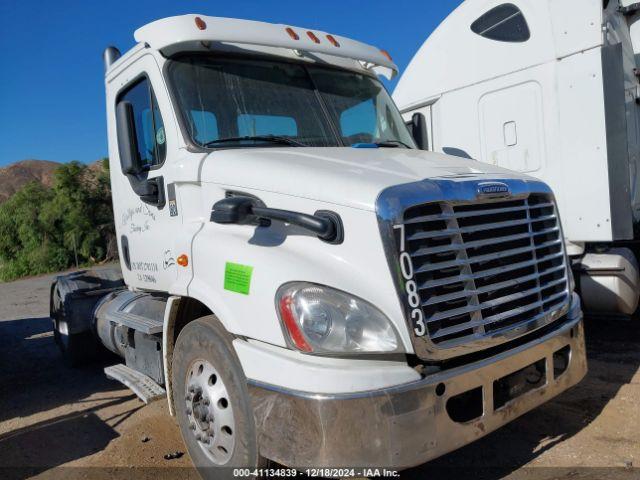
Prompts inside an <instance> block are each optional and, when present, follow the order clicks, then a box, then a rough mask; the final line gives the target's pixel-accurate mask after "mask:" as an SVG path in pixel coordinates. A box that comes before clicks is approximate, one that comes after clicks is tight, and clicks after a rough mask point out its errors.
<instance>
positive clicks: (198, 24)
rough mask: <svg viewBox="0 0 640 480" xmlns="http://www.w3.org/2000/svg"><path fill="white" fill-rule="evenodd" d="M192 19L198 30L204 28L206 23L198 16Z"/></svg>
mask: <svg viewBox="0 0 640 480" xmlns="http://www.w3.org/2000/svg"><path fill="white" fill-rule="evenodd" d="M194 21H195V22H196V27H198V30H206V28H207V24H206V23H205V22H204V20H202V19H201V18H200V17H196V18H195V19H194Z"/></svg>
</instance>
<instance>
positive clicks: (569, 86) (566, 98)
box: [394, 0, 640, 315]
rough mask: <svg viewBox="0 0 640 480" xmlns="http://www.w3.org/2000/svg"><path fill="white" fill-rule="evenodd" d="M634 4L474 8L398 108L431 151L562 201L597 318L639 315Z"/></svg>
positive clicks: (402, 91) (420, 58)
mask: <svg viewBox="0 0 640 480" xmlns="http://www.w3.org/2000/svg"><path fill="white" fill-rule="evenodd" d="M639 18H640V15H639V8H638V3H637V2H633V1H631V0H605V1H602V0H540V1H539V0H513V1H511V0H509V1H508V2H507V1H499V0H466V1H464V2H463V3H462V4H461V5H460V6H459V7H458V8H457V9H456V10H455V11H453V12H452V13H451V14H450V15H449V17H448V18H447V19H446V20H444V21H443V22H442V24H441V25H440V26H439V27H438V28H437V29H436V30H435V31H434V32H433V33H432V34H431V36H430V37H429V38H427V40H426V41H425V42H424V44H423V45H422V47H421V48H420V49H419V50H418V51H417V52H416V54H415V56H414V58H413V60H412V61H411V63H410V65H409V66H408V68H407V69H406V71H405V72H404V74H403V76H402V77H401V79H400V81H399V83H398V86H397V88H396V90H395V92H394V100H395V101H396V103H397V104H398V106H399V108H400V109H401V111H402V113H403V116H404V118H405V120H406V121H409V120H410V119H411V117H412V116H413V115H418V116H422V117H424V122H423V123H424V124H425V125H426V127H425V136H426V137H428V145H427V143H425V145H427V148H428V149H429V150H432V151H438V152H445V153H451V154H455V155H458V156H461V157H465V158H473V159H476V160H479V161H482V162H484V163H487V164H490V165H498V166H503V167H505V168H509V169H511V170H515V171H519V172H523V173H527V174H528V175H532V176H534V177H537V178H540V179H542V180H543V181H545V182H546V183H548V184H549V185H550V186H551V188H552V189H553V190H554V192H555V193H556V197H557V200H558V206H559V209H560V214H561V215H562V219H563V224H564V233H565V237H566V241H567V249H568V253H569V255H570V257H571V259H572V263H573V268H574V271H575V272H576V278H577V282H578V286H579V291H580V293H581V296H582V297H583V300H584V306H585V309H586V310H588V311H591V312H596V313H607V314H615V315H631V314H633V313H634V312H635V311H636V309H637V306H638V300H639V298H640V297H639V295H640V274H639V272H640V268H639V266H638V254H639V253H640V252H639V250H638V248H637V240H638V234H637V232H638V228H637V226H638V222H639V221H640V176H639V172H640V143H639V140H638V139H639V138H640V137H639V132H640V106H639V104H640V83H639V82H638V78H639V77H638V67H639V65H638V55H639V54H640V23H639V22H638V19H639Z"/></svg>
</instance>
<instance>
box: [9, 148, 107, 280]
mask: <svg viewBox="0 0 640 480" xmlns="http://www.w3.org/2000/svg"><path fill="white" fill-rule="evenodd" d="M108 176H109V169H108V160H107V159H104V160H103V161H102V162H100V164H98V165H97V167H94V166H91V167H88V166H87V165H84V164H81V163H79V162H71V163H68V164H64V165H61V166H60V168H58V170H56V172H55V178H54V186H53V188H52V189H46V188H45V187H43V186H42V185H40V184H37V183H31V184H29V185H26V186H25V187H24V188H23V189H22V190H20V191H19V192H17V193H16V194H15V195H13V196H12V197H11V198H10V199H9V200H8V201H7V202H5V203H4V204H2V205H0V279H2V280H9V279H13V278H17V277H20V276H24V275H35V274H39V273H44V272H50V271H56V270H61V269H65V268H68V267H70V266H72V265H74V264H75V261H76V257H77V259H78V262H79V263H81V264H91V263H95V262H100V261H104V260H107V259H112V258H113V257H114V256H115V254H114V253H113V251H114V244H115V228H114V223H113V212H112V207H111V189H110V184H109V177H108Z"/></svg>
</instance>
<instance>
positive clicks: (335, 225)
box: [211, 197, 344, 244]
mask: <svg viewBox="0 0 640 480" xmlns="http://www.w3.org/2000/svg"><path fill="white" fill-rule="evenodd" d="M251 217H255V218H256V219H266V220H277V221H280V222H284V223H289V224H291V225H296V226H298V227H301V228H304V229H305V230H309V231H310V232H313V233H315V234H316V235H317V236H318V238H320V239H321V240H323V241H325V242H328V243H332V244H339V243H342V242H343V240H344V228H343V225H342V219H341V218H340V215H338V214H337V213H335V212H330V211H325V210H319V211H317V212H316V213H315V215H308V214H306V213H300V212H293V211H290V210H279V209H276V208H267V207H263V206H258V205H256V200H255V199H253V198H250V197H231V198H225V199H224V200H220V201H219V202H216V204H215V205H214V206H213V210H212V211H211V221H212V222H215V223H219V224H232V223H236V224H237V223H242V222H245V221H246V220H248V219H250V218H251Z"/></svg>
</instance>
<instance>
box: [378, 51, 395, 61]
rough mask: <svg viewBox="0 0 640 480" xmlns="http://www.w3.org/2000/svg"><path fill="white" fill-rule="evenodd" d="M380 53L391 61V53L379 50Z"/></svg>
mask: <svg viewBox="0 0 640 480" xmlns="http://www.w3.org/2000/svg"><path fill="white" fill-rule="evenodd" d="M380 53H381V54H382V55H384V56H385V57H387V60H389V61H390V62H393V58H391V55H389V52H387V51H386V50H382V49H381V50H380Z"/></svg>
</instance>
